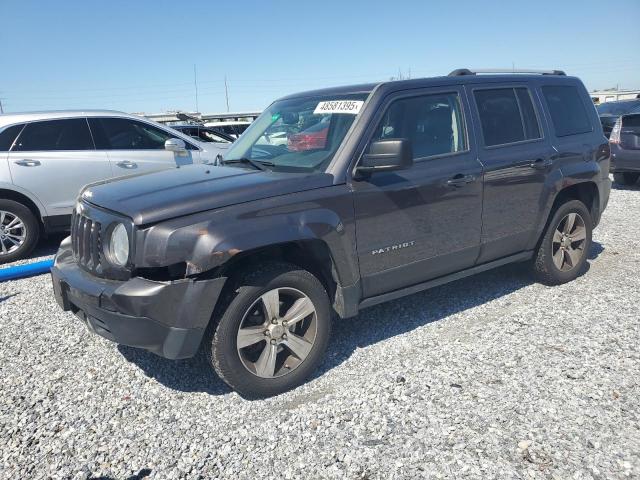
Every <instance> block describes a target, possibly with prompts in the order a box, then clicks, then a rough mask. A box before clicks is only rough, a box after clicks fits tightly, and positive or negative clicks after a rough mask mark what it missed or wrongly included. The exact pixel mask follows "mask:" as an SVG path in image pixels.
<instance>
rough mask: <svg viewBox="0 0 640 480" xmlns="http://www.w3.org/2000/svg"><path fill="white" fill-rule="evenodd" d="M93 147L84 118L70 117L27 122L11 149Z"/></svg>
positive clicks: (54, 149) (19, 150)
mask: <svg viewBox="0 0 640 480" xmlns="http://www.w3.org/2000/svg"><path fill="white" fill-rule="evenodd" d="M93 149H94V146H93V141H92V139H91V133H90V132H89V127H88V126H87V121H86V119H84V118H70V119H68V120H48V121H44V122H33V123H29V124H27V126H26V127H24V130H22V133H21V134H20V137H19V138H18V140H17V141H16V142H15V144H14V146H13V148H12V149H11V150H12V151H14V152H36V151H56V150H67V151H69V150H93Z"/></svg>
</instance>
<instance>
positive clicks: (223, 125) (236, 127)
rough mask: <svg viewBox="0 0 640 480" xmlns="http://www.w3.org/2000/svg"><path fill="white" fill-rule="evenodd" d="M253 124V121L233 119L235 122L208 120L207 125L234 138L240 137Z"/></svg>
mask: <svg viewBox="0 0 640 480" xmlns="http://www.w3.org/2000/svg"><path fill="white" fill-rule="evenodd" d="M249 125H251V122H243V121H233V122H207V123H205V124H204V126H205V127H209V128H212V129H214V130H216V131H218V132H220V133H224V134H226V135H229V136H230V137H233V138H238V137H239V136H240V135H242V133H243V132H244V131H245V130H246V129H247V127H248V126H249Z"/></svg>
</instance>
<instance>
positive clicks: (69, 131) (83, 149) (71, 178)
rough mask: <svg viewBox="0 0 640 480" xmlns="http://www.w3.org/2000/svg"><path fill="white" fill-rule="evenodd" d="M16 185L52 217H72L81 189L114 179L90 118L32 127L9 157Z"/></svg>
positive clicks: (15, 143) (23, 131) (48, 122)
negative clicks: (95, 141)
mask: <svg viewBox="0 0 640 480" xmlns="http://www.w3.org/2000/svg"><path fill="white" fill-rule="evenodd" d="M8 162H9V169H10V171H11V177H12V179H13V183H15V184H16V185H17V186H19V187H22V188H24V189H25V190H27V191H29V192H30V193H31V194H33V195H34V196H35V197H36V198H38V200H40V202H41V203H42V205H43V206H44V208H45V210H46V212H47V215H48V216H56V215H70V214H71V211H72V210H73V207H74V204H75V200H76V198H77V196H78V192H79V191H80V189H81V188H82V187H83V186H84V185H86V184H88V183H91V182H96V181H99V180H104V179H108V178H110V177H111V176H112V171H111V165H110V163H109V159H108V158H107V156H106V154H105V153H104V152H98V151H96V150H95V147H94V144H93V140H92V138H91V133H90V132H89V127H88V125H87V120H86V118H69V119H63V120H46V121H37V122H31V123H28V124H27V125H26V126H25V128H24V129H23V130H22V132H21V133H20V135H19V136H18V138H17V139H16V140H15V142H14V144H13V147H12V148H11V151H10V152H9V153H8Z"/></svg>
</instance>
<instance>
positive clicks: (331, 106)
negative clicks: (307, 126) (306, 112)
mask: <svg viewBox="0 0 640 480" xmlns="http://www.w3.org/2000/svg"><path fill="white" fill-rule="evenodd" d="M363 104H364V102H363V101H362V100H329V101H326V102H320V103H318V105H317V106H316V109H315V110H314V111H313V114H314V115H328V114H330V113H350V114H351V115H357V114H358V113H359V112H360V109H361V108H362V105H363Z"/></svg>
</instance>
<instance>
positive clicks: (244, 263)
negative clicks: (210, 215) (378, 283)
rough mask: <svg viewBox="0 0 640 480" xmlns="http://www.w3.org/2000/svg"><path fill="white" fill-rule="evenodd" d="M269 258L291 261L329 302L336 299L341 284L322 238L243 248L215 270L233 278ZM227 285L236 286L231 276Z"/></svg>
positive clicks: (327, 247) (331, 257) (228, 286)
mask: <svg viewBox="0 0 640 480" xmlns="http://www.w3.org/2000/svg"><path fill="white" fill-rule="evenodd" d="M270 261H282V262H287V263H291V264H293V265H296V266H298V267H300V268H302V269H304V270H307V271H308V272H310V273H312V274H313V275H315V276H316V277H317V278H318V280H320V282H321V283H322V285H323V286H324V287H325V289H326V290H327V294H328V295H329V298H330V299H331V301H332V303H333V302H334V301H335V298H336V290H337V289H338V288H340V286H341V279H340V276H339V274H338V271H337V269H336V262H335V260H334V258H333V255H332V254H331V250H330V248H329V245H327V243H326V242H325V241H323V240H321V239H313V238H307V239H300V240H291V241H287V242H282V243H277V244H272V245H263V246H259V247H256V248H253V249H250V250H245V251H242V252H240V253H238V254H236V255H234V256H233V257H232V258H230V259H229V260H228V261H227V262H225V263H224V264H222V265H221V266H220V267H218V268H217V269H216V274H217V275H220V276H226V277H229V278H231V279H233V276H234V275H235V274H236V273H237V272H240V271H245V270H247V269H250V268H252V265H257V264H260V263H264V262H270ZM226 288H236V285H234V282H233V280H232V281H230V282H227V287H226Z"/></svg>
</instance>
